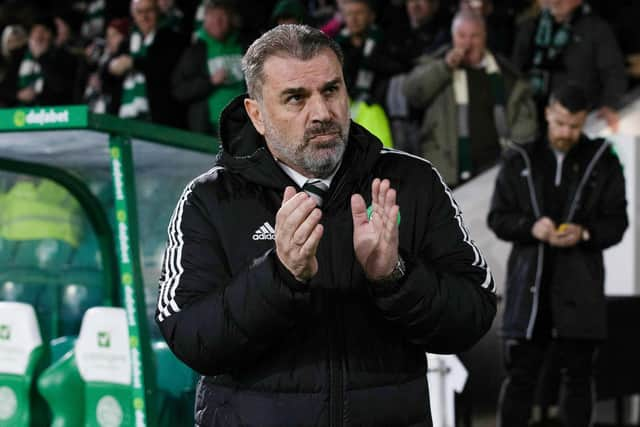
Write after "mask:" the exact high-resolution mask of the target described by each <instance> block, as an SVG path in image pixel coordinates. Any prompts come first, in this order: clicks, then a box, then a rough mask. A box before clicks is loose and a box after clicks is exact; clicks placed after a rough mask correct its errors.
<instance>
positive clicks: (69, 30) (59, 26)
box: [53, 10, 83, 55]
mask: <svg viewBox="0 0 640 427" xmlns="http://www.w3.org/2000/svg"><path fill="white" fill-rule="evenodd" d="M53 20H54V22H55V25H56V38H55V40H54V43H55V45H56V47H57V48H58V49H66V50H67V51H68V52H69V53H71V54H75V55H81V54H82V53H83V41H82V39H81V38H80V37H79V35H78V32H77V29H78V27H79V24H80V23H79V19H78V18H77V17H76V16H75V14H74V12H73V10H59V11H57V12H56V13H55V14H54V18H53Z"/></svg>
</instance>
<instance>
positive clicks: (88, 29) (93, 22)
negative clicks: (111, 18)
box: [80, 0, 106, 39]
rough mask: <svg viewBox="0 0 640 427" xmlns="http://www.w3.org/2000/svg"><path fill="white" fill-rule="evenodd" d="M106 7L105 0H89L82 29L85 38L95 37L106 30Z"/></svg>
mask: <svg viewBox="0 0 640 427" xmlns="http://www.w3.org/2000/svg"><path fill="white" fill-rule="evenodd" d="M105 8H106V2H105V0H93V1H91V2H89V4H88V5H87V10H86V11H85V15H84V19H83V21H82V27H81V29H80V32H81V34H82V36H83V37H84V38H86V39H93V38H95V37H97V36H100V35H101V34H102V33H103V32H104V30H105V28H104V15H105Z"/></svg>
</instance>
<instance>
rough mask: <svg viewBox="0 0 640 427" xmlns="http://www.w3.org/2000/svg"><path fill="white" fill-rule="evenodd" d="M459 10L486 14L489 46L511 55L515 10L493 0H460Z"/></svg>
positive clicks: (497, 51) (498, 51)
mask: <svg viewBox="0 0 640 427" xmlns="http://www.w3.org/2000/svg"><path fill="white" fill-rule="evenodd" d="M458 10H463V11H472V12H476V13H479V14H480V15H482V16H484V20H485V22H486V23H487V25H486V27H487V46H489V49H491V51H492V52H494V53H499V54H501V55H504V56H506V57H508V56H509V55H511V51H512V48H513V37H514V31H515V30H514V26H513V25H514V22H515V19H516V17H515V10H514V9H513V8H510V7H507V6H505V5H503V6H502V7H496V5H495V2H494V1H493V0H460V2H459V4H458Z"/></svg>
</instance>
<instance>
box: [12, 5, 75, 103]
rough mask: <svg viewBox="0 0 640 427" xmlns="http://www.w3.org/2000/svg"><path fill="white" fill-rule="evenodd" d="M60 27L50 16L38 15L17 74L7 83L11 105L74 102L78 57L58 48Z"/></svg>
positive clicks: (18, 65) (20, 54) (13, 73)
mask: <svg viewBox="0 0 640 427" xmlns="http://www.w3.org/2000/svg"><path fill="white" fill-rule="evenodd" d="M55 36H56V28H55V23H54V21H53V19H52V18H51V17H49V16H38V17H36V18H35V20H34V23H33V25H32V27H31V30H30V32H29V41H28V43H27V46H25V47H24V48H22V49H21V50H20V51H19V52H18V53H17V55H19V56H20V58H21V59H20V61H19V63H18V62H17V61H16V63H15V64H14V66H17V67H18V68H17V72H10V73H9V76H11V78H12V79H13V80H12V81H11V82H7V84H8V85H9V86H10V87H11V88H12V91H13V94H14V99H12V100H8V101H9V102H8V103H9V104H14V103H17V104H19V105H60V104H70V103H72V101H73V100H72V92H73V90H72V89H73V82H74V76H75V71H76V62H75V60H74V58H73V57H72V56H71V55H70V54H69V53H67V52H66V51H65V50H64V49H57V48H56V47H55V45H54V38H55Z"/></svg>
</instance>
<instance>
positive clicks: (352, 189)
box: [157, 97, 496, 427]
mask: <svg viewBox="0 0 640 427" xmlns="http://www.w3.org/2000/svg"><path fill="white" fill-rule="evenodd" d="M221 138H222V145H223V151H222V153H221V155H220V157H219V160H218V162H217V163H216V165H215V166H214V167H213V169H211V170H210V171H209V172H207V173H205V174H204V175H202V176H200V177H199V178H197V179H195V180H194V181H193V182H192V183H191V184H190V185H189V186H188V187H187V188H186V189H185V191H184V193H183V195H182V197H181V199H180V201H179V203H178V206H177V208H176V211H175V214H174V216H173V220H172V222H171V224H170V236H169V245H168V248H167V250H166V252H165V263H164V264H165V265H164V268H163V272H162V277H161V280H160V297H159V301H158V307H159V309H158V311H157V319H158V324H159V327H160V329H161V331H162V334H163V336H164V337H165V339H166V340H167V342H168V344H169V346H170V347H171V349H172V350H173V351H174V352H175V354H176V355H177V356H178V357H179V358H180V359H182V360H183V361H184V362H185V363H186V364H187V365H189V366H190V367H192V368H193V369H195V370H196V371H198V372H200V373H201V374H202V375H203V378H202V379H201V381H200V384H199V389H198V392H197V403H196V424H197V425H199V426H239V425H242V426H261V427H267V426H279V427H285V426H298V427H299V426H370V427H374V426H431V419H430V412H429V406H428V404H429V401H428V394H427V383H426V378H425V374H426V368H427V366H426V360H425V351H429V352H434V353H454V352H459V351H463V350H465V349H468V348H469V347H471V346H472V345H473V344H474V343H475V342H477V341H478V340H479V339H480V337H482V335H483V334H484V333H485V332H486V331H487V330H488V328H489V327H490V325H491V323H492V320H493V318H494V316H495V310H496V306H495V304H496V302H495V295H494V293H493V289H494V284H493V280H492V278H491V274H490V272H489V270H488V267H487V265H486V263H485V262H484V260H483V258H482V257H481V256H480V254H479V252H478V250H477V248H476V247H475V246H474V245H473V243H472V241H471V240H470V238H469V236H468V234H467V232H466V230H465V228H464V226H463V225H462V219H461V216H460V210H459V208H458V207H457V205H456V204H455V202H454V201H453V198H452V195H451V192H450V191H449V190H448V189H447V188H446V187H445V186H444V184H443V183H442V180H441V179H440V177H439V176H438V175H437V172H436V171H435V170H434V169H432V167H431V166H430V164H429V163H428V162H426V161H424V160H422V159H419V158H417V157H413V156H409V155H406V154H404V153H401V152H395V151H388V150H384V149H382V146H381V144H380V142H379V141H378V140H377V139H375V138H374V137H373V136H372V135H371V134H370V133H368V132H367V131H366V130H364V128H362V127H360V126H358V125H357V124H354V123H352V124H351V131H350V136H349V142H348V145H347V150H346V152H345V157H344V159H343V162H342V166H341V168H340V170H339V171H338V172H337V175H336V176H335V177H334V179H333V182H332V185H331V188H330V189H329V193H328V194H327V196H326V197H325V202H324V204H323V208H322V209H323V212H324V213H323V220H322V223H323V225H324V235H323V236H322V240H321V242H320V245H319V248H318V252H317V259H318V264H319V271H318V273H317V274H316V276H314V277H313V279H312V280H311V282H310V283H309V284H302V283H300V282H297V281H296V280H295V279H294V278H293V276H292V275H291V274H290V273H288V271H287V270H286V268H285V267H283V266H282V265H281V264H280V262H279V260H278V258H277V256H276V254H275V251H274V247H275V246H274V241H273V239H274V234H273V231H272V229H273V226H274V225H275V215H276V212H277V211H278V209H279V207H280V205H281V203H282V195H283V193H284V189H285V187H286V186H295V184H294V182H293V181H292V180H291V179H290V178H289V177H288V176H287V175H286V174H285V173H284V172H283V171H282V170H281V169H280V168H279V167H278V165H277V164H276V162H275V160H274V159H273V157H272V156H271V155H270V153H269V151H268V150H267V148H266V146H265V144H264V140H263V138H262V137H261V136H260V135H259V134H258V133H257V132H256V131H255V129H254V127H253V125H252V124H251V122H250V121H249V120H248V118H247V116H246V113H245V111H244V107H243V99H242V97H239V98H237V99H236V100H234V101H233V102H232V103H231V104H230V105H229V107H227V109H226V110H225V111H224V112H223V114H222V125H221ZM374 177H385V178H388V179H390V180H391V183H392V186H393V187H394V188H396V189H397V190H398V198H399V201H400V211H401V215H402V219H401V225H400V252H401V254H402V256H403V258H404V259H405V260H406V263H407V266H408V267H407V269H408V272H407V275H406V276H405V278H404V279H402V280H401V281H400V282H398V283H394V284H390V285H388V286H379V287H374V286H373V284H372V283H369V282H368V281H367V280H366V278H365V275H364V272H363V270H362V268H361V267H360V265H359V263H358V262H357V261H356V259H355V255H354V250H353V242H352V240H353V239H352V237H351V236H352V235H353V223H352V215H351V209H350V198H351V195H352V194H353V193H360V194H362V195H363V196H364V197H365V200H366V201H367V204H369V203H370V200H371V196H370V193H371V182H372V180H373V178H374Z"/></svg>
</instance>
